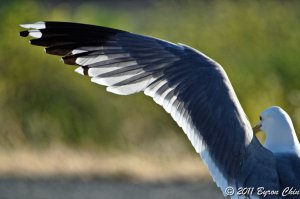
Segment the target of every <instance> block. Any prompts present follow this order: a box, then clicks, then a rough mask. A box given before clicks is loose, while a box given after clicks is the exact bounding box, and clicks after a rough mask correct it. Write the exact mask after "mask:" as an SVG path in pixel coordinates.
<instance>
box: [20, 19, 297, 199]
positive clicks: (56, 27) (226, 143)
mask: <svg viewBox="0 0 300 199" xmlns="http://www.w3.org/2000/svg"><path fill="white" fill-rule="evenodd" d="M21 27H23V28H26V29H27V30H25V31H22V32H20V35H21V36H24V37H26V36H31V37H34V38H35V39H32V40H31V41H30V43H31V44H32V45H37V46H44V47H46V52H47V53H49V54H53V55H59V56H62V60H63V61H64V63H65V64H70V65H77V66H79V67H78V68H77V69H76V70H75V71H76V72H78V73H80V74H82V75H87V76H89V77H91V81H92V82H95V83H97V84H100V85H104V86H106V87H107V91H109V92H112V93H116V94H120V95H129V94H133V93H137V92H141V91H142V92H144V93H145V94H146V95H148V96H150V97H152V98H153V99H154V101H155V102H156V103H158V104H159V105H161V106H163V108H164V109H165V110H166V111H167V112H168V113H170V115H171V116H172V118H173V119H174V120H175V121H176V122H177V124H178V125H179V126H180V127H181V128H182V129H183V131H184V132H185V134H186V135H187V137H188V138H189V140H190V141H191V143H192V145H193V146H194V148H195V150H196V151H197V153H199V154H200V156H201V158H202V159H203V161H204V162H205V163H206V164H207V166H208V168H209V171H210V174H211V175H212V177H213V180H214V181H215V182H216V184H217V186H218V187H220V189H221V191H222V192H223V194H224V195H229V196H231V197H232V198H249V197H250V198H281V197H282V195H281V193H282V192H283V191H284V189H285V188H286V187H288V186H293V187H294V188H295V189H298V190H300V152H299V151H300V150H299V149H300V147H299V142H298V139H297V136H296V134H295V131H294V128H293V125H292V122H291V120H290V118H289V116H288V115H287V114H286V113H285V112H284V111H283V110H282V109H281V108H279V107H271V108H269V109H267V110H266V111H264V112H263V113H262V114H261V118H262V120H261V122H260V123H259V124H258V125H257V126H256V128H255V129H256V130H258V129H262V130H264V131H265V132H266V135H267V139H266V140H267V142H266V144H267V145H265V146H263V145H261V144H260V142H259V141H258V139H257V138H256V137H255V136H254V134H253V131H252V128H251V125H250V123H249V121H248V119H247V117H246V114H245V113H244V111H243V109H242V107H241V105H240V103H239V101H238V99H237V97H236V94H235V92H234V90H233V88H232V86H231V83H230V81H229V79H228V77H227V75H226V73H225V71H224V70H223V68H222V67H221V66H220V65H219V64H218V63H216V62H215V61H213V60H212V59H210V58H209V57H207V56H206V55H204V54H203V53H201V52H199V51H197V50H195V49H193V48H191V47H189V46H186V45H183V44H174V43H171V42H167V41H163V40H160V39H157V38H153V37H149V36H143V35H138V34H134V33H130V32H126V31H122V30H117V29H112V28H106V27H101V26H94V25H86V24H78V23H70V22H37V23H32V24H23V25H21ZM275 127H276V128H275ZM278 127H280V128H278ZM275 129H277V130H276V131H275ZM278 129H280V131H279V130H278ZM273 132H275V133H273ZM281 136H282V137H289V139H288V138H287V139H280V137H281ZM282 140H284V141H282ZM281 141H282V142H281ZM288 146H291V147H288ZM287 170H288V171H287ZM228 187H229V188H232V189H233V192H232V193H228ZM261 187H263V188H264V189H265V190H274V191H276V190H277V191H279V193H278V194H272V195H271V194H269V195H266V196H264V197H263V196H262V195H260V193H259V192H257V190H258V189H259V188H261ZM241 188H246V189H247V188H249V189H250V188H253V189H254V190H255V191H254V192H251V193H250V192H249V193H244V194H239V190H240V189H241ZM288 197H289V198H293V197H295V196H294V195H293V196H291V195H289V196H288ZM299 197H300V194H299V196H298V198H299ZM296 198H297V197H296Z"/></svg>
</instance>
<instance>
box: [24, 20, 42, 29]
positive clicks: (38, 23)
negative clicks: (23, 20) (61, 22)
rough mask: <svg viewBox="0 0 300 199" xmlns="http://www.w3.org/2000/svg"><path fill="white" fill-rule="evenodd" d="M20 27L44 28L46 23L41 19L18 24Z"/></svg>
mask: <svg viewBox="0 0 300 199" xmlns="http://www.w3.org/2000/svg"><path fill="white" fill-rule="evenodd" d="M20 26H21V27H22V28H27V29H30V28H32V29H45V28H46V23H45V22H43V21H39V22H36V23H29V24H20Z"/></svg>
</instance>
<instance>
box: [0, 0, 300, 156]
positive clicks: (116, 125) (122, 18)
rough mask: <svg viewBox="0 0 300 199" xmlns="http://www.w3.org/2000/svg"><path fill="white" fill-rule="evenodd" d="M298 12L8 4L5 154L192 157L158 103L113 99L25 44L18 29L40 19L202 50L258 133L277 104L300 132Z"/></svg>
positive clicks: (241, 6) (236, 6)
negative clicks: (63, 149)
mask: <svg viewBox="0 0 300 199" xmlns="http://www.w3.org/2000/svg"><path fill="white" fill-rule="evenodd" d="M299 7H300V2H299V1H275V0H274V1H94V2H93V1H65V2H63V3H62V2H61V1H1V2H0V18H1V22H0V35H1V37H0V147H2V148H16V147H19V146H30V147H34V148H40V147H42V148H45V147H46V148H47V147H49V146H51V145H53V144H57V143H59V144H62V145H66V146H70V147H74V146H75V147H94V148H105V149H110V148H114V149H117V150H119V149H120V150H131V149H132V150H135V149H141V150H143V149H144V148H149V147H150V148H151V147H152V148H155V147H158V148H159V146H160V145H168V144H169V143H168V142H172V140H181V141H180V142H182V143H183V145H185V146H187V147H189V148H190V149H191V147H190V144H189V142H188V141H187V139H186V138H185V135H184V134H183V133H182V130H181V129H180V128H179V127H178V126H177V125H176V123H175V122H173V121H172V119H171V117H170V116H169V115H168V114H167V113H165V112H164V110H163V109H162V108H161V107H159V106H157V105H156V104H155V103H154V102H152V99H150V98H148V97H146V96H144V95H143V94H137V95H133V96H117V95H113V94H111V93H107V92H106V91H105V88H104V87H101V86H99V85H96V84H93V83H91V82H90V81H89V79H88V78H86V77H82V76H80V75H77V74H75V73H74V72H73V70H74V69H75V68H73V67H71V66H66V65H63V64H62V62H60V61H59V57H54V56H50V55H46V54H45V53H44V52H43V49H42V48H40V47H34V46H30V45H29V44H28V39H24V38H21V37H19V33H18V32H19V31H20V30H22V29H21V28H20V27H19V26H18V25H19V24H21V23H27V22H36V21H42V20H57V21H73V22H81V23H90V24H96V25H102V26H108V27H113V28H118V29H123V30H127V31H130V32H135V33H139V34H145V35H151V36H154V37H158V38H162V39H165V40H168V41H171V42H175V43H177V42H180V43H184V44H187V45H190V46H192V47H194V48H197V49H198V50H200V51H202V52H204V53H205V54H207V55H208V56H210V57H211V58H213V59H214V60H216V61H217V62H219V63H220V64H221V65H222V66H223V67H224V69H225V70H226V72H227V74H228V76H229V78H230V80H231V82H232V84H233V87H234V88H235V91H236V93H237V95H238V97H239V100H240V102H241V104H242V106H243V108H244V110H245V111H246V113H247V115H248V117H249V119H250V120H251V122H252V124H253V123H255V122H256V121H257V120H258V115H259V113H260V112H261V111H262V110H263V109H265V108H266V107H268V106H271V105H279V106H281V107H283V108H284V109H285V110H286V111H287V112H288V113H289V114H290V116H291V117H292V120H293V122H294V125H295V127H296V129H297V131H298V132H300V79H299V76H300V56H299V55H300V47H299V44H300V12H299ZM298 135H299V134H298ZM176 143H177V142H176ZM170 146H172V144H171V145H170ZM173 149H174V150H175V148H174V147H173ZM191 151H192V150H191Z"/></svg>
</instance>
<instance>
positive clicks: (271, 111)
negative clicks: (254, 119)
mask: <svg viewBox="0 0 300 199" xmlns="http://www.w3.org/2000/svg"><path fill="white" fill-rule="evenodd" d="M259 119H260V121H259V123H258V124H257V125H256V126H255V127H254V128H253V131H254V132H255V133H257V132H259V131H263V132H265V133H266V135H267V136H268V135H270V134H274V133H284V132H290V131H294V127H293V123H292V120H291V118H290V116H289V115H288V114H287V113H286V112H285V111H284V110H283V109H282V108H280V107H278V106H271V107H269V108H267V109H266V110H264V111H263V112H262V113H261V114H260V117H259Z"/></svg>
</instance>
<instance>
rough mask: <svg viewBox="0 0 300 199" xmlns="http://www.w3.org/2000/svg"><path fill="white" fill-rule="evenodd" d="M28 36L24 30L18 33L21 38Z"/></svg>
mask: <svg viewBox="0 0 300 199" xmlns="http://www.w3.org/2000/svg"><path fill="white" fill-rule="evenodd" d="M28 35H29V32H28V31H27V30H24V31H21V32H20V36H21V37H28Z"/></svg>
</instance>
